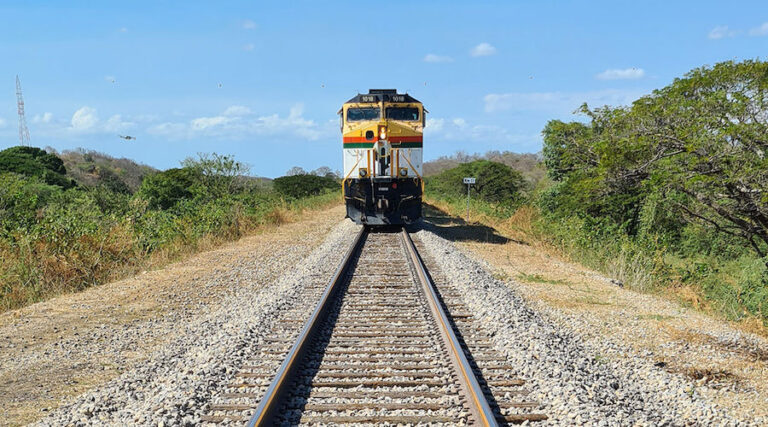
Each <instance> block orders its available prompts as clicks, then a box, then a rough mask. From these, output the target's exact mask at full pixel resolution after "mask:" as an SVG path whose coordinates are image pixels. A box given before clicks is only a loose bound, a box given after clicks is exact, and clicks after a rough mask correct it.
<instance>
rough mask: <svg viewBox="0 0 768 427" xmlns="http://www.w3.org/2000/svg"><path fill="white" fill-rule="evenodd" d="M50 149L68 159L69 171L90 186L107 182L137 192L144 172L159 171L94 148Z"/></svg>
mask: <svg viewBox="0 0 768 427" xmlns="http://www.w3.org/2000/svg"><path fill="white" fill-rule="evenodd" d="M46 151H48V152H49V153H53V154H56V155H58V156H59V158H61V160H63V161H64V167H66V168H67V175H68V176H69V177H71V178H72V179H74V180H75V182H77V183H78V184H79V185H83V186H87V187H95V186H98V185H102V184H103V185H107V186H109V187H110V188H112V189H113V190H116V191H123V192H130V193H133V192H135V191H136V190H137V189H138V188H139V185H141V180H142V179H143V178H144V176H146V175H148V174H151V173H155V172H157V169H155V168H153V167H151V166H147V165H144V164H141V163H137V162H135V161H133V160H130V159H125V158H119V159H118V158H114V157H112V156H110V155H107V154H104V153H99V152H98V151H93V150H85V149H82V148H78V149H76V150H65V151H63V152H61V153H57V152H56V150H54V149H52V148H50V147H47V148H46Z"/></svg>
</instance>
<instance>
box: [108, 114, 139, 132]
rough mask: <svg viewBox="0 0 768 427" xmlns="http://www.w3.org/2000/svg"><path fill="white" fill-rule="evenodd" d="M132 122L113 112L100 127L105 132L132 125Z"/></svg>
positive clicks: (121, 129) (119, 129) (120, 129)
mask: <svg viewBox="0 0 768 427" xmlns="http://www.w3.org/2000/svg"><path fill="white" fill-rule="evenodd" d="M133 125H134V124H133V123H131V122H126V121H123V120H122V118H121V117H120V114H115V115H113V116H112V117H110V118H109V119H107V121H106V122H104V124H103V125H102V127H101V129H102V130H103V131H105V132H119V131H123V130H126V129H130V128H131V127H133Z"/></svg>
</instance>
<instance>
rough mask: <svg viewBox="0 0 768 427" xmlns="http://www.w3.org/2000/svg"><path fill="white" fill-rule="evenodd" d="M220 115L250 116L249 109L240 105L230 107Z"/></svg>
mask: <svg viewBox="0 0 768 427" xmlns="http://www.w3.org/2000/svg"><path fill="white" fill-rule="evenodd" d="M221 114H222V115H224V116H245V115H248V114H251V109H250V108H248V107H243V106H242V105H232V106H231V107H228V108H227V109H226V110H224V112H223V113H221Z"/></svg>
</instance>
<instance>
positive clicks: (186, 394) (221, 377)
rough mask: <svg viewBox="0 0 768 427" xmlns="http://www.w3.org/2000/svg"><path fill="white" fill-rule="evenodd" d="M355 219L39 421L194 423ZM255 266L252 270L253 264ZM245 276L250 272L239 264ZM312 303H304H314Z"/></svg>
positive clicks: (334, 259)
mask: <svg viewBox="0 0 768 427" xmlns="http://www.w3.org/2000/svg"><path fill="white" fill-rule="evenodd" d="M357 228H358V227H357V226H355V225H354V224H352V223H351V222H349V221H343V222H341V223H339V224H338V225H337V226H336V227H334V229H333V230H332V231H331V232H330V233H329V235H328V236H327V238H326V239H325V241H324V242H323V244H322V245H320V247H318V248H317V249H315V250H314V251H313V252H312V253H311V254H310V255H309V256H308V257H307V258H305V259H301V260H294V263H293V264H290V265H286V266H285V269H284V270H285V274H284V275H283V276H282V277H280V278H279V280H277V281H276V282H274V283H273V284H271V285H269V286H266V287H264V288H263V289H260V290H259V291H257V292H253V291H252V290H251V289H241V290H238V291H235V292H234V293H233V294H232V295H231V296H229V297H228V298H227V299H226V300H225V301H224V302H223V303H222V304H221V305H220V308H219V309H217V310H214V311H211V312H210V313H207V314H205V315H204V316H200V317H198V318H195V319H193V320H192V321H190V322H189V323H183V322H180V323H179V324H178V327H180V328H184V329H183V333H182V334H180V336H179V337H178V339H176V340H174V341H173V342H172V343H170V344H168V345H166V346H165V347H164V348H162V349H161V350H160V351H157V352H155V353H154V354H152V356H151V357H150V358H149V359H148V360H147V361H146V362H145V363H142V364H140V365H139V366H137V367H136V368H135V369H132V370H130V371H128V372H126V373H124V374H123V375H121V376H119V377H117V378H116V379H114V380H112V381H110V382H108V383H107V384H105V385H104V386H101V387H98V388H96V389H93V390H91V391H89V392H87V393H85V394H83V395H81V396H80V397H78V398H77V399H76V400H75V401H73V402H71V403H69V404H67V405H65V406H63V407H61V408H59V409H58V410H56V411H55V412H54V413H53V414H51V415H50V416H49V417H47V418H45V419H43V420H41V421H39V422H38V424H39V425H50V426H58V425H67V424H78V423H83V424H110V425H136V424H142V425H179V424H181V425H195V424H198V423H199V417H200V415H201V414H202V413H203V412H204V410H205V405H206V404H207V403H208V402H209V401H210V400H211V395H212V393H213V392H214V391H215V390H216V388H217V387H218V385H219V384H221V383H222V382H225V381H226V380H227V379H228V378H230V377H231V375H232V374H233V373H234V372H235V371H236V370H237V369H238V368H239V366H240V365H241V364H242V363H243V361H244V360H245V359H246V358H247V357H248V356H249V354H250V353H251V352H252V351H253V349H254V348H255V347H256V346H258V345H259V343H260V342H262V341H263V339H264V338H265V335H266V334H267V333H268V332H269V331H270V329H271V326H272V324H273V322H274V320H275V319H276V317H277V316H278V315H279V313H280V312H281V311H283V310H284V309H285V308H286V305H287V304H290V301H291V297H292V296H293V295H294V294H295V293H296V292H297V290H299V289H300V288H301V287H302V286H304V285H306V278H307V277H310V276H313V275H315V276H325V277H330V275H331V274H332V272H333V270H334V269H335V268H336V266H337V265H338V263H339V261H340V260H341V257H342V256H343V254H344V252H345V250H346V249H347V247H348V246H349V244H350V243H351V241H352V239H353V238H354V236H355V231H356V230H357ZM254 270H255V269H254ZM240 273H241V278H240V280H249V275H250V274H253V271H249V270H248V269H244V271H241V272H240ZM311 308H312V307H307V310H308V311H309V310H311Z"/></svg>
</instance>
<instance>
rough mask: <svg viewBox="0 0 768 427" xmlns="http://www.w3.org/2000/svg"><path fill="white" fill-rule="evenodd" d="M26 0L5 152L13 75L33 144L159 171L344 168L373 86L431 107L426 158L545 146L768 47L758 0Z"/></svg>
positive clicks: (275, 172)
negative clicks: (361, 97) (208, 157)
mask: <svg viewBox="0 0 768 427" xmlns="http://www.w3.org/2000/svg"><path fill="white" fill-rule="evenodd" d="M28 3H30V4H27V2H13V3H11V2H2V3H0V58H2V59H1V60H0V88H3V87H5V89H4V90H0V148H5V147H9V146H13V145H17V142H18V119H17V114H16V99H15V86H14V85H15V76H16V74H18V75H19V76H20V78H21V81H22V86H23V89H24V98H25V102H26V113H27V121H28V125H29V129H30V134H31V137H32V143H33V145H35V146H41V147H45V146H51V147H54V148H56V149H57V150H64V149H74V148H77V147H83V148H87V149H94V150H98V151H102V152H105V153H107V154H110V155H113V156H119V157H129V158H133V159H136V160H138V161H141V162H144V163H146V164H149V165H151V166H155V167H158V168H169V167H175V166H178V164H179V161H180V160H182V159H183V158H185V157H187V156H193V155H195V154H196V153H198V152H218V153H223V154H234V155H235V156H236V157H237V158H238V159H239V160H241V161H244V162H246V163H248V164H249V165H250V166H251V168H252V173H253V174H255V175H261V176H270V177H275V176H280V175H282V174H283V173H284V172H285V171H286V170H288V169H289V168H290V167H291V166H294V165H298V166H302V167H304V168H305V169H314V168H317V167H319V166H323V165H327V166H330V167H332V168H333V169H340V167H341V142H340V141H341V135H340V133H339V128H338V118H337V116H336V111H337V110H338V109H339V107H340V105H341V104H342V103H343V102H344V101H346V100H347V99H349V98H350V97H352V96H354V95H355V94H356V93H357V92H358V91H360V92H365V91H367V90H368V89H369V88H397V89H398V90H400V91H406V90H407V91H408V92H409V93H410V94H411V95H413V96H414V97H416V98H418V99H420V100H421V101H422V102H424V103H425V105H426V107H427V109H428V110H429V111H430V114H429V115H428V128H427V131H426V133H425V159H427V160H429V159H433V158H436V157H439V156H441V155H447V154H451V153H454V152H456V151H457V150H464V151H467V152H484V151H487V150H510V151H516V152H536V151H539V150H540V148H541V137H540V131H541V129H542V128H543V126H544V125H545V124H546V122H547V120H549V119H553V118H558V119H564V120H573V119H577V117H576V116H573V115H572V114H571V113H572V111H573V110H574V109H575V108H577V107H578V106H579V105H580V104H581V103H582V102H585V101H586V102H588V103H589V104H590V105H593V106H598V105H602V104H611V105H619V104H626V103H629V102H631V101H632V100H633V99H636V98H637V97H638V96H640V95H642V94H645V93H648V92H650V91H651V90H653V89H654V88H659V87H663V86H665V85H667V84H668V83H670V82H671V81H672V80H673V79H674V78H675V77H678V76H681V75H682V74H684V73H685V72H686V71H688V70H690V69H692V68H695V67H698V66H701V65H705V64H713V63H716V62H719V61H723V60H727V59H745V58H758V57H760V56H761V55H763V56H764V55H765V54H766V52H767V50H766V49H767V48H768V6H766V4H765V3H764V1H752V2H729V3H728V6H724V3H723V2H715V1H669V0H667V1H663V2H661V1H651V2H630V1H617V0H613V1H605V2H598V1H592V2H586V1H582V2H577V1H507V2H447V1H440V2H438V1H424V2H415V1H414V2H407V1H394V0H391V1H388V2H363V1H355V2H331V1H327V2H316V1H314V2H310V1H301V0H294V1H291V2H272V3H266V2H193V1H185V2H167V1H148V2H144V1H132V2H120V3H119V4H118V3H116V2H67V3H68V5H67V6H66V7H64V6H62V4H63V3H64V2H42V1H38V2H34V3H33V2H28ZM217 3H224V4H217ZM3 82H4V83H3ZM120 134H122V135H132V136H135V137H136V138H137V139H136V140H135V141H130V142H126V141H124V140H122V139H120V138H119V137H118V135H120Z"/></svg>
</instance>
